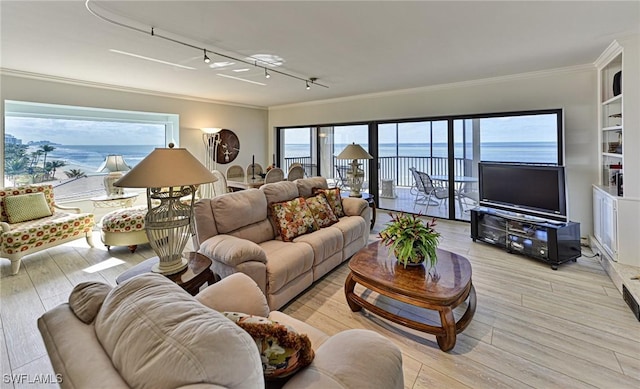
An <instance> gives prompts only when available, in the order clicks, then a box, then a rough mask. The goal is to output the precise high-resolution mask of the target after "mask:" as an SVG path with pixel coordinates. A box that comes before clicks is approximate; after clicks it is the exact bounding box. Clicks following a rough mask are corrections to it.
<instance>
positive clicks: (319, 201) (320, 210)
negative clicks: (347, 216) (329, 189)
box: [305, 193, 338, 228]
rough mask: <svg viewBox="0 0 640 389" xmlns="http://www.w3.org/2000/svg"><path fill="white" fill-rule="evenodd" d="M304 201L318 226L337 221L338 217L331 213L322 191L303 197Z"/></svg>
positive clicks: (326, 225) (325, 225) (328, 224)
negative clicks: (306, 197)
mask: <svg viewBox="0 0 640 389" xmlns="http://www.w3.org/2000/svg"><path fill="white" fill-rule="evenodd" d="M305 201H306V202H307V205H308V206H309V209H310V210H311V214H312V215H313V218H314V219H315V221H316V224H318V227H319V228H322V227H328V226H330V225H332V224H333V223H337V222H338V217H337V216H336V215H335V214H334V213H333V210H332V209H331V206H330V205H329V202H328V201H327V197H326V196H325V194H324V193H318V194H317V195H315V196H312V197H309V198H308V199H305Z"/></svg>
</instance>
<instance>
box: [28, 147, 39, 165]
mask: <svg viewBox="0 0 640 389" xmlns="http://www.w3.org/2000/svg"><path fill="white" fill-rule="evenodd" d="M41 155H42V150H36V151H34V152H32V153H31V164H30V166H31V167H36V166H38V162H40V156H41Z"/></svg>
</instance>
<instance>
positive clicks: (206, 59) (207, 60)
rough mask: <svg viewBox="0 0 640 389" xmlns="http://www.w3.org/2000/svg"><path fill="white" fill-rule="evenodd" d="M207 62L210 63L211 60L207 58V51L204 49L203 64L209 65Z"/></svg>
mask: <svg viewBox="0 0 640 389" xmlns="http://www.w3.org/2000/svg"><path fill="white" fill-rule="evenodd" d="M209 62H211V59H209V57H207V49H204V63H209Z"/></svg>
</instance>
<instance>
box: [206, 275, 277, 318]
mask: <svg viewBox="0 0 640 389" xmlns="http://www.w3.org/2000/svg"><path fill="white" fill-rule="evenodd" d="M196 299H197V300H198V301H200V302H201V303H202V304H203V305H206V306H207V307H209V308H211V309H214V310H216V311H218V312H242V313H246V314H249V315H255V316H262V317H267V316H269V304H268V303H267V298H266V297H265V296H264V294H263V293H262V290H260V287H259V286H258V284H256V283H255V281H254V280H253V279H251V277H249V276H248V275H246V274H244V273H234V274H232V275H230V276H228V277H226V278H223V279H222V280H220V281H218V282H216V283H215V284H213V285H210V286H208V287H206V288H205V289H204V290H203V291H201V292H200V293H198V294H197V295H196Z"/></svg>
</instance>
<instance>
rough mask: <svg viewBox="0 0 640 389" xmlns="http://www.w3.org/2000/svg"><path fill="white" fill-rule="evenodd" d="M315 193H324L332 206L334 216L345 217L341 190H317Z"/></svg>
mask: <svg viewBox="0 0 640 389" xmlns="http://www.w3.org/2000/svg"><path fill="white" fill-rule="evenodd" d="M314 193H324V195H325V196H326V197H327V201H328V202H329V205H330V206H331V210H332V211H333V214H334V215H336V216H337V217H339V218H340V217H343V216H344V209H342V197H341V196H340V188H331V189H321V188H315V189H314Z"/></svg>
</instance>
